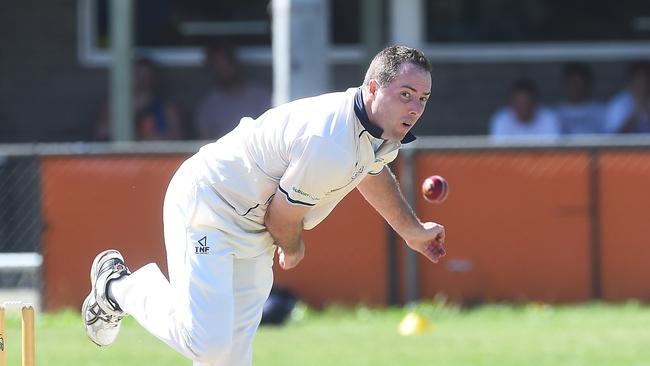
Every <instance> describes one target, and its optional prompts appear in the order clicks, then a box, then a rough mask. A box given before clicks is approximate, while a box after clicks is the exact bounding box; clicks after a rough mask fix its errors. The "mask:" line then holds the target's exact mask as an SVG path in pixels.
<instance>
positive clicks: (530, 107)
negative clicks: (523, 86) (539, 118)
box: [510, 90, 537, 122]
mask: <svg viewBox="0 0 650 366" xmlns="http://www.w3.org/2000/svg"><path fill="white" fill-rule="evenodd" d="M510 105H511V107H512V109H513V111H514V112H515V115H516V116H517V119H518V120H519V121H520V122H531V121H532V119H533V116H534V115H535V109H536V108H537V102H536V100H535V97H534V96H533V95H532V94H530V93H529V92H527V91H524V90H517V91H515V92H514V93H513V94H512V97H511V100H510Z"/></svg>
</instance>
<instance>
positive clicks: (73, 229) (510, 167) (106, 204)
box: [42, 150, 650, 309]
mask: <svg viewBox="0 0 650 366" xmlns="http://www.w3.org/2000/svg"><path fill="white" fill-rule="evenodd" d="M184 158H185V156H180V155H179V156H155V157H143V156H141V155H140V156H105V157H52V158H44V159H43V163H42V187H43V213H44V224H45V228H44V236H43V238H44V243H43V255H44V274H45V279H44V288H45V293H44V295H45V296H44V303H45V305H46V306H47V308H48V309H57V308H61V307H66V306H74V307H78V306H79V305H80V304H81V302H82V300H83V297H84V296H85V294H86V293H87V291H88V287H89V283H88V271H89V266H90V263H91V261H92V259H93V257H94V255H95V254H96V253H98V252H99V251H101V250H103V249H105V248H107V247H116V248H118V249H120V250H122V251H123V252H124V254H125V256H126V257H127V258H128V261H129V264H130V266H131V267H132V269H137V268H139V267H140V266H142V265H144V264H145V263H148V262H151V261H155V262H157V263H158V264H159V265H160V266H161V268H163V270H164V269H165V268H166V266H165V259H164V245H163V236H162V200H163V196H164V192H165V189H166V186H167V183H168V181H169V179H170V177H171V175H172V174H173V172H174V171H175V169H176V168H177V167H178V166H179V165H180V163H181V161H182V160H183V159H184ZM590 159H591V155H590V153H589V152H587V151H580V150H573V151H562V152H549V151H527V152H523V151H519V152H517V151H500V152H489V151H482V152H478V151H468V152H447V153H443V152H431V153H418V154H417V155H416V160H415V171H416V179H415V182H416V185H419V182H421V181H422V180H423V179H424V178H426V177H427V176H429V175H431V174H440V175H442V176H444V177H446V178H447V179H448V181H449V184H450V194H449V198H448V200H447V201H445V202H444V203H443V204H440V205H433V204H429V203H426V202H425V201H424V200H422V199H421V198H420V195H419V188H418V187H415V189H416V196H417V197H418V200H417V203H416V208H417V211H418V213H419V215H420V216H421V218H422V219H425V220H434V221H438V222H440V223H442V224H444V225H445V226H446V228H447V240H448V253H449V254H448V256H447V257H446V258H445V259H444V260H443V261H442V263H440V264H438V265H433V264H430V263H427V262H425V261H424V260H422V259H421V260H420V262H419V268H420V275H419V280H420V282H419V283H420V287H419V288H420V294H421V296H422V297H424V298H430V297H433V296H435V295H436V294H438V293H444V294H446V295H447V296H449V297H450V298H451V299H453V300H456V301H464V302H471V301H498V300H510V301H512V300H514V301H517V300H522V301H529V300H540V301H549V302H576V301H585V300H589V299H590V298H591V297H592V295H593V293H592V291H593V289H594V284H593V283H592V279H593V278H598V276H596V277H594V273H599V274H600V278H601V283H600V285H601V289H602V296H603V298H604V299H605V300H622V299H627V298H631V297H634V298H639V299H643V300H650V286H647V285H646V284H645V282H646V281H645V279H647V278H650V266H647V265H646V263H648V262H650V245H648V244H649V243H648V239H647V237H648V232H649V230H650V229H648V227H649V226H648V224H647V222H648V218H647V215H648V208H650V194H647V191H648V188H647V187H650V152H648V151H618V152H617V151H603V152H599V153H598V160H597V161H598V165H597V166H598V184H597V187H599V191H598V192H594V194H595V197H597V202H598V204H599V211H598V212H599V217H600V222H599V224H598V225H597V226H598V227H597V230H596V233H597V235H598V237H599V238H600V252H599V253H600V255H599V256H598V260H599V261H600V263H601V266H600V268H597V269H595V268H593V266H592V254H593V253H592V250H593V248H594V247H593V244H594V239H595V238H594V237H593V236H592V226H591V225H592V221H591V213H592V211H591V210H592V208H593V207H595V206H594V203H595V202H594V201H592V199H591V198H592V195H591V193H592V192H591V191H590V187H592V185H591V177H592V175H591V171H590V161H591V160H590ZM305 240H306V243H307V250H306V257H305V260H304V261H303V263H301V265H300V266H299V267H298V268H296V269H294V270H291V271H287V272H285V271H282V270H280V269H278V268H276V270H275V274H276V284H278V285H283V286H288V287H290V288H291V289H292V290H293V291H294V292H295V293H296V294H297V295H298V296H299V297H300V298H301V299H303V300H305V301H307V302H308V303H310V304H312V305H316V306H320V305H323V304H327V303H345V304H354V303H367V304H373V305H379V304H385V303H386V301H387V288H388V286H387V277H388V276H387V258H386V246H387V242H386V240H387V239H386V226H385V223H384V222H383V220H382V219H381V218H380V217H379V215H377V214H376V213H375V212H374V211H373V209H372V208H370V206H369V205H368V204H367V203H365V201H364V200H363V198H362V197H361V196H360V195H359V194H358V193H357V192H354V193H353V194H351V195H350V196H349V197H347V198H346V199H345V200H344V201H343V202H342V204H341V205H340V206H339V207H338V208H337V209H336V210H335V211H334V213H333V214H332V215H331V216H330V217H329V218H328V219H327V220H325V221H324V222H323V223H322V224H321V225H320V226H319V227H318V228H317V229H315V230H313V231H311V232H307V233H306V234H305ZM403 254H404V253H403V252H400V253H399V255H400V258H399V262H398V263H400V265H399V266H398V267H399V268H398V272H399V273H398V275H399V276H400V278H403V272H404V268H403V265H401V263H402V257H403ZM594 271H597V272H594ZM400 281H401V280H400ZM400 285H401V282H400Z"/></svg>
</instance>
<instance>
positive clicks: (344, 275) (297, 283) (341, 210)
mask: <svg viewBox="0 0 650 366" xmlns="http://www.w3.org/2000/svg"><path fill="white" fill-rule="evenodd" d="M184 158H185V156H172V157H142V156H131V157H129V156H120V157H57V158H45V159H43V161H42V187H43V214H44V222H45V231H44V236H43V238H44V243H43V254H44V276H45V279H44V284H45V286H44V303H45V306H47V308H48V309H57V308H62V307H68V306H74V307H78V306H80V304H81V303H82V301H83V299H84V297H85V295H86V294H87V292H88V289H89V286H90V285H89V270H90V264H91V262H92V259H93V258H94V256H95V255H96V254H97V253H99V252H100V251H102V250H104V249H106V248H109V247H113V248H117V249H119V250H120V251H122V253H123V254H124V256H125V258H127V259H128V263H129V266H130V267H131V269H132V270H133V269H137V268H139V267H141V266H143V265H144V264H146V263H148V262H156V263H158V265H159V266H160V267H161V268H162V269H163V271H166V265H165V251H164V244H163V229H162V204H163V197H164V193H165V189H166V187H167V184H168V182H169V180H170V178H171V176H172V175H173V173H174V171H175V170H176V168H177V167H178V166H179V165H180V163H181V162H182V160H183V159H184ZM384 237H385V228H384V224H383V221H382V219H381V218H380V217H379V215H377V214H376V213H375V212H374V211H373V210H372V208H370V207H369V206H368V205H367V204H365V203H364V201H363V198H361V196H360V195H359V194H358V193H356V192H355V193H354V194H352V195H350V197H347V198H346V199H345V200H344V202H343V203H342V204H341V205H340V206H339V207H338V208H337V209H336V210H335V212H334V214H333V215H332V216H331V217H329V218H328V219H327V220H326V221H324V222H323V223H322V224H321V225H320V226H319V228H318V229H316V230H313V231H311V232H307V233H306V234H305V240H306V242H307V243H308V244H307V250H306V252H307V257H306V259H305V261H304V262H303V263H302V264H301V265H300V267H299V268H296V269H295V270H292V271H290V272H286V273H285V272H284V271H282V270H279V269H277V268H276V283H277V284H280V285H286V286H290V287H291V288H292V289H294V291H295V292H296V293H297V294H298V296H300V297H301V298H302V299H303V300H305V301H308V302H310V303H312V304H322V303H325V302H327V301H333V302H350V301H361V302H365V303H370V304H382V303H384V302H385V297H386V295H385V292H386V286H385V284H384V283H385V277H386V272H385V271H386V265H385V242H384ZM276 267H277V266H276Z"/></svg>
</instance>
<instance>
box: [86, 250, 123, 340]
mask: <svg viewBox="0 0 650 366" xmlns="http://www.w3.org/2000/svg"><path fill="white" fill-rule="evenodd" d="M129 274H131V272H129V269H128V268H127V266H126V264H124V258H122V254H120V252H118V251H117V250H114V249H109V250H106V251H103V252H101V253H99V254H98V255H97V256H96V257H95V260H94V261H93V265H92V267H91V268H90V283H91V288H90V293H89V294H88V296H87V297H86V300H84V303H83V306H82V307H81V317H82V318H83V320H84V324H85V326H86V333H87V334H88V337H89V338H90V340H92V341H93V342H95V344H97V345H98V346H108V345H109V344H111V343H113V342H114V341H115V338H117V335H118V333H119V332H120V324H121V322H122V318H124V316H126V315H127V314H126V313H125V312H124V311H122V309H120V308H119V306H118V305H117V304H115V303H114V302H113V301H111V299H110V298H109V297H108V293H107V290H108V288H107V286H106V285H107V284H108V281H110V280H114V279H118V278H121V277H123V276H127V275H129Z"/></svg>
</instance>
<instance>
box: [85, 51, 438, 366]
mask: <svg viewBox="0 0 650 366" xmlns="http://www.w3.org/2000/svg"><path fill="white" fill-rule="evenodd" d="M430 94H431V65H430V63H429V61H428V60H427V59H426V57H425V56H424V55H423V54H422V52H420V51H419V50H416V49H413V48H409V47H403V46H392V47H388V48H386V49H384V50H382V51H381V52H380V53H379V54H377V56H375V58H374V59H373V61H372V63H371V64H370V66H369V68H368V71H367V73H366V77H365V79H364V82H363V85H362V86H361V87H359V88H352V89H348V90H347V91H345V92H339V93H331V94H324V95H321V96H317V97H312V98H306V99H301V100H297V101H293V102H290V103H287V104H284V105H281V106H278V107H276V108H273V109H270V110H268V111H267V112H265V113H264V114H262V115H261V116H260V117H259V118H257V119H251V118H243V119H242V120H241V122H240V123H239V125H238V126H237V127H236V128H235V129H234V130H233V131H231V132H230V133H228V134H227V135H226V136H224V137H223V138H221V139H219V140H218V141H216V142H214V143H211V144H208V145H205V146H204V147H202V148H201V149H200V151H199V152H198V153H197V154H195V155H194V156H192V157H191V158H189V159H188V160H187V161H185V162H184V163H183V164H182V165H181V167H180V168H179V169H178V171H177V172H176V173H175V175H174V177H173V178H172V180H171V182H170V184H169V188H168V190H167V193H166V195H165V202H164V208H163V216H164V217H163V220H164V231H165V246H166V250H167V263H168V269H169V281H168V280H167V279H166V278H165V276H163V274H162V273H161V271H160V269H158V267H157V266H156V265H155V264H148V265H146V266H144V267H142V268H141V269H139V270H137V271H135V272H133V273H132V274H130V272H129V270H128V268H127V267H126V265H125V263H124V259H123V258H122V255H121V254H120V253H119V252H118V251H117V250H113V249H111V250H107V251H104V252H102V253H100V254H99V255H98V256H97V257H96V258H95V261H94V262H93V264H92V266H91V285H92V289H91V292H90V294H89V295H88V297H87V298H86V300H85V301H84V305H83V307H82V314H83V318H84V322H85V324H86V330H87V334H88V336H89V337H90V338H91V340H92V341H93V342H95V343H96V344H98V345H100V346H103V345H109V344H111V343H112V342H113V341H114V340H115V338H116V337H117V335H118V332H119V327H120V322H121V320H122V318H123V317H124V316H125V315H126V314H130V315H132V316H133V317H134V318H135V319H136V320H137V321H138V322H139V323H140V324H141V325H142V326H143V327H144V328H145V329H147V330H148V331H149V332H150V333H152V334H153V335H155V336H156V337H158V338H159V339H161V340H162V341H164V342H165V343H167V344H168V345H169V346H170V347H172V348H173V349H175V350H177V351H178V352H180V353H181V354H183V355H185V356H186V357H187V358H189V359H191V360H193V362H194V365H230V366H232V365H250V364H251V363H252V343H253V338H254V335H255V332H256V330H257V327H258V325H259V322H260V318H261V315H262V308H263V304H264V302H265V300H266V298H267V296H268V294H269V291H270V289H271V285H272V282H273V272H272V264H273V257H274V254H275V253H277V254H278V262H279V264H280V266H281V267H282V268H283V269H290V268H293V267H295V266H296V265H298V263H299V262H300V261H301V260H302V258H303V256H304V255H305V245H304V243H303V241H302V231H303V230H308V229H311V228H313V227H314V226H316V225H318V223H320V222H321V221H322V220H323V219H324V218H325V217H326V216H327V215H328V214H329V213H330V212H331V211H332V209H333V208H334V207H335V206H336V204H337V203H338V202H340V200H341V199H343V197H344V196H345V195H346V194H348V193H349V192H350V191H352V190H353V189H354V188H357V189H358V190H359V191H360V192H361V194H362V195H363V196H364V197H365V199H366V200H367V201H368V202H369V203H370V204H371V205H372V206H373V207H374V208H375V209H376V210H377V211H378V212H379V213H380V214H381V215H382V216H383V217H384V218H385V219H386V220H387V222H388V223H389V224H390V225H391V226H392V227H393V228H394V229H395V230H396V231H397V232H398V233H399V234H400V235H401V236H402V237H403V238H404V240H405V241H406V243H407V244H408V246H409V247H410V248H412V249H414V250H416V251H418V252H420V253H421V254H423V255H424V256H425V257H426V258H428V259H429V260H431V261H432V262H434V263H436V262H438V261H439V260H440V258H441V257H442V256H444V255H445V249H444V246H443V244H444V241H445V231H444V227H443V226H441V225H439V224H437V223H434V222H421V221H420V220H419V219H418V217H417V216H416V215H415V213H414V212H413V210H412V208H411V207H410V206H409V204H408V203H407V202H406V200H405V199H404V197H403V196H402V194H401V193H400V191H399V188H398V185H397V182H396V180H395V177H394V176H393V174H392V173H391V171H390V169H389V168H388V167H387V166H386V164H388V163H389V162H391V161H392V160H394V159H395V157H396V156H397V153H398V150H399V148H400V147H401V146H402V144H404V143H409V142H411V141H413V140H414V139H415V137H414V136H413V135H412V134H411V133H410V130H411V128H413V126H414V125H415V123H416V122H417V121H418V119H419V118H420V116H421V115H422V113H423V112H424V108H425V106H426V103H427V101H428V99H429V96H430ZM339 250H341V252H342V254H341V255H345V249H344V248H339Z"/></svg>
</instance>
